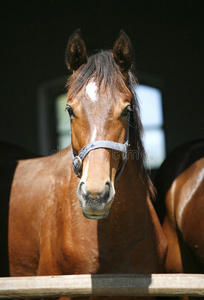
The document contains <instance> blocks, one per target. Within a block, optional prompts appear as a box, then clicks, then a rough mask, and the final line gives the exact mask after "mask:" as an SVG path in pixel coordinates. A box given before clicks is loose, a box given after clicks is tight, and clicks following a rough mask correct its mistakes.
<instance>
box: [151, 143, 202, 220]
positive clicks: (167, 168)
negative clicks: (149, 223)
mask: <svg viewBox="0 0 204 300" xmlns="http://www.w3.org/2000/svg"><path fill="white" fill-rule="evenodd" d="M203 157H204V139H201V140H195V141H191V142H188V143H185V144H182V145H181V146H179V147H177V148H176V149H174V150H173V151H172V152H171V153H170V154H169V155H168V157H167V158H166V159H165V161H164V162H163V163H162V165H161V167H160V168H159V171H158V173H157V175H156V177H155V180H154V185H155V188H156V190H157V203H156V204H155V208H156V210H157V213H158V215H159V217H160V220H161V221H162V220H163V216H164V215H165V206H164V201H165V198H166V195H167V192H168V191H169V190H170V188H171V186H172V184H173V183H174V181H175V180H176V179H177V178H178V177H179V176H180V175H181V174H182V173H183V172H185V171H186V170H187V169H188V168H189V167H190V166H191V165H193V164H194V163H195V162H196V161H198V160H200V159H202V158H203Z"/></svg>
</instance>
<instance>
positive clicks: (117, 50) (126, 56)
mask: <svg viewBox="0 0 204 300" xmlns="http://www.w3.org/2000/svg"><path fill="white" fill-rule="evenodd" d="M113 56H114V59H115V61H116V63H117V64H118V65H119V66H120V68H121V70H122V72H125V73H127V72H128V70H129V69H130V68H131V66H132V63H133V49H132V45H131V42H130V40H129V38H128V36H127V34H126V33H125V32H124V31H123V30H121V31H120V34H119V37H118V39H117V40H116V42H115V45H114V46H113Z"/></svg>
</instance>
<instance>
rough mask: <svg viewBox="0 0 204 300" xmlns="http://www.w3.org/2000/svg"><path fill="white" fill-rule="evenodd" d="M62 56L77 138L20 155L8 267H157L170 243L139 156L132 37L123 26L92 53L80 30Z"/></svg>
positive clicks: (70, 270)
mask: <svg viewBox="0 0 204 300" xmlns="http://www.w3.org/2000/svg"><path fill="white" fill-rule="evenodd" d="M66 62H67V66H68V68H69V69H71V70H72V71H73V74H72V75H71V77H70V78H69V80H68V83H67V89H68V93H67V105H66V109H67V111H68V113H69V116H70V119H71V146H69V147H68V148H66V149H64V150H61V151H60V152H58V153H56V154H54V155H52V156H48V157H43V158H37V159H31V160H23V161H20V162H19V163H18V166H17V168H16V172H15V176H14V180H13V184H12V190H11V197H10V210H9V259H10V274H11V276H40V275H61V274H87V273H88V274H96V273H100V274H102V273H103V274H104V273H107V274H117V273H126V274H127V273H161V272H163V270H164V260H165V255H166V249H167V244H166V239H165V236H164V234H163V231H162V228H161V225H160V223H159V220H158V217H157V215H156V212H155V210H154V208H153V205H152V202H151V195H152V194H153V186H152V183H151V180H150V178H149V176H148V174H147V172H146V170H145V168H144V165H143V159H144V153H145V152H144V147H143V144H142V139H141V134H142V124H141V121H140V116H139V105H138V101H137V97H136V94H135V84H136V78H135V77H134V75H133V72H132V70H131V69H132V65H133V50H132V46H131V42H130V40H129V38H128V37H127V35H126V34H125V33H124V32H123V31H121V32H120V34H119V37H118V39H117V40H116V42H115V44H114V47H113V50H112V51H105V50H104V51H99V52H97V53H95V54H94V55H92V56H90V57H87V53H86V46H85V43H84V41H83V39H82V37H81V34H80V32H79V31H76V32H74V33H73V35H72V36H71V37H70V39H69V41H68V46H67V50H66ZM129 144H130V145H129ZM72 168H73V170H72ZM116 179H117V180H116ZM114 199H115V200H114ZM68 299H69V298H68ZM94 299H95V298H94ZM101 299H103V298H101ZM110 299H111V298H110ZM122 299H125V298H122ZM128 299H130V298H128Z"/></svg>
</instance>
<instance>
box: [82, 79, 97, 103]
mask: <svg viewBox="0 0 204 300" xmlns="http://www.w3.org/2000/svg"><path fill="white" fill-rule="evenodd" d="M85 91H86V95H87V96H88V99H89V100H90V101H92V102H93V103H94V102H96V101H97V100H98V98H99V95H98V86H97V84H96V82H95V81H91V82H89V83H88V84H87V85H86V88H85Z"/></svg>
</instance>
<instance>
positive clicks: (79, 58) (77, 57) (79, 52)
mask: <svg viewBox="0 0 204 300" xmlns="http://www.w3.org/2000/svg"><path fill="white" fill-rule="evenodd" d="M65 62H66V64H67V67H68V69H70V70H72V71H76V70H77V69H78V68H79V67H80V66H81V65H83V64H85V63H86V62H87V54H86V45H85V43H84V41H83V39H82V38H81V34H80V30H79V29H78V30H76V31H75V32H74V33H73V34H72V35H71V37H70V38H69V41H68V45H67V49H66V57H65Z"/></svg>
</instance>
